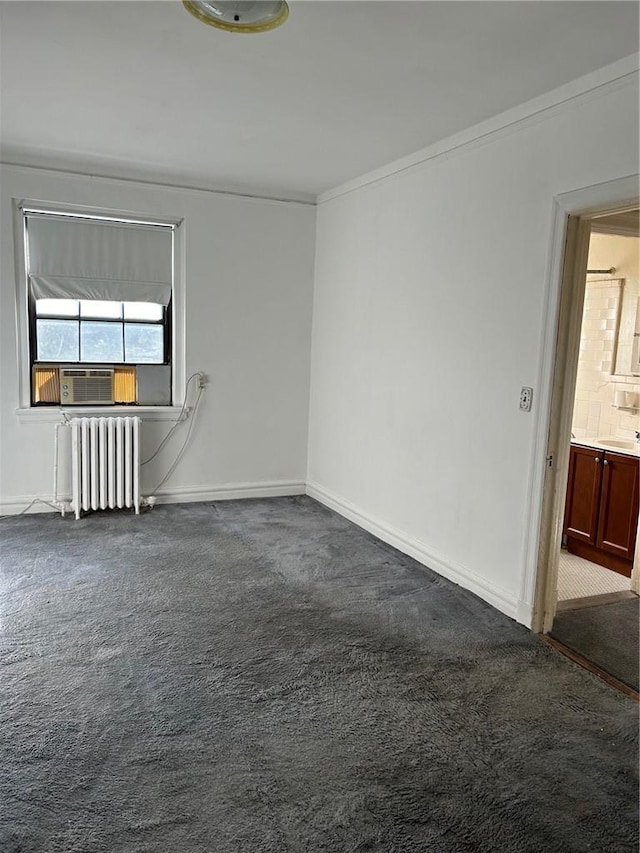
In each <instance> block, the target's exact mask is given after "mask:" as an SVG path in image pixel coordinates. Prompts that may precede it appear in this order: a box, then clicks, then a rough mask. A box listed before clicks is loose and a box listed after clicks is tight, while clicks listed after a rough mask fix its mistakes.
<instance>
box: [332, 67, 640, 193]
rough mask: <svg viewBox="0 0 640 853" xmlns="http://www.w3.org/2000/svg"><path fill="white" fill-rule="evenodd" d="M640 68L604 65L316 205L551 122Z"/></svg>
mask: <svg viewBox="0 0 640 853" xmlns="http://www.w3.org/2000/svg"><path fill="white" fill-rule="evenodd" d="M639 64H640V54H638V53H633V54H631V55H630V56H627V57H625V58H624V59H620V60H618V61H617V62H613V63H611V64H610V65H605V66H604V68H600V69H598V70H597V71H593V72H591V73H590V74H586V75H584V76H583V77H579V78H578V79H577V80H573V81H571V82H570V83H565V85H564V86H560V87H559V88H557V89H554V90H553V91H551V92H547V93H546V94H544V95H540V96H538V97H537V98H532V99H531V100H530V101H526V102H525V103H523V104H519V105H518V106H517V107H513V108H512V109H510V110H506V111H505V112H502V113H499V114H498V115H497V116H493V118H490V119H487V121H483V122H480V123H479V124H476V125H474V126H473V127H470V128H467V129H466V130H463V131H461V132H460V133H456V134H454V135H453V136H449V137H447V138H445V139H442V140H440V141H438V142H435V143H433V144H432V145H429V146H427V147H426V148H422V149H420V150H419V151H416V152H414V153H413V154H409V155H407V156H406V157H402V158H401V159H399V160H394V161H392V162H391V163H387V164H386V165H384V166H381V167H380V168H379V169H374V170H373V171H371V172H366V173H365V174H364V175H360V176H359V177H357V178H354V179H352V180H350V181H346V182H345V183H343V184H340V185H338V186H337V187H334V188H333V189H330V190H327V191H326V192H324V193H320V195H318V197H317V200H316V201H317V204H324V203H325V202H328V201H331V200H332V199H335V198H339V197H340V196H343V195H346V194H347V193H351V192H353V191H354V190H358V189H361V188H362V187H365V186H368V185H369V184H374V183H377V182H378V181H382V180H384V179H385V178H389V177H391V176H392V175H397V174H398V173H399V172H405V171H407V170H408V169H412V168H414V167H415V166H420V165H422V164H424V163H426V162H427V161H429V160H433V159H434V158H436V157H442V156H446V155H448V154H450V153H451V152H452V151H455V150H457V149H460V148H466V147H468V146H470V145H472V144H474V143H484V142H485V141H486V138H487V137H488V136H495V135H496V134H505V133H511V132H513V131H514V130H515V129H517V128H522V127H524V126H526V125H530V124H532V123H535V122H538V121H541V120H543V119H547V118H550V117H551V116H552V115H553V114H554V112H553V111H558V110H562V109H566V106H567V104H568V103H569V102H571V101H577V100H578V99H584V98H589V97H591V96H593V95H594V94H600V90H602V89H603V88H607V89H608V88H611V87H613V86H617V85H620V84H625V83H631V82H633V78H634V77H635V76H637V74H638V68H639Z"/></svg>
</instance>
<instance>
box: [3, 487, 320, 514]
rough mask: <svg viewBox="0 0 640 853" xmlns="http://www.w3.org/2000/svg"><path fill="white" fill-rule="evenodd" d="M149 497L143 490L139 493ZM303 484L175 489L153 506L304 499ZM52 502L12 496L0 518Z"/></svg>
mask: <svg viewBox="0 0 640 853" xmlns="http://www.w3.org/2000/svg"><path fill="white" fill-rule="evenodd" d="M142 491H143V493H144V495H145V497H149V493H148V492H147V490H146V489H144V488H143V489H142ZM304 494H305V484H304V482H303V481H302V480H274V481H270V482H263V483H226V484H224V485H222V486H178V487H176V488H168V489H162V490H161V491H160V492H158V494H157V495H155V497H156V504H172V503H194V502H200V501H229V500H238V499H239V498H281V497H289V496H292V495H304ZM34 500H41V501H49V502H50V503H51V502H53V497H52V496H50V495H46V496H42V495H14V496H13V497H11V498H8V499H7V500H4V501H1V502H0V515H18V514H19V513H21V512H22V511H23V510H24V509H25V507H27V506H29V504H30V503H31V501H34ZM59 500H60V502H61V503H66V504H69V502H70V500H71V498H70V497H68V496H64V495H63V496H61V497H60V498H59ZM143 503H144V498H143ZM42 512H54V510H53V509H51V507H48V506H45V505H44V504H42V503H36V504H34V505H33V506H32V507H31V508H30V509H29V510H28V513H26V514H29V515H30V514H31V513H42Z"/></svg>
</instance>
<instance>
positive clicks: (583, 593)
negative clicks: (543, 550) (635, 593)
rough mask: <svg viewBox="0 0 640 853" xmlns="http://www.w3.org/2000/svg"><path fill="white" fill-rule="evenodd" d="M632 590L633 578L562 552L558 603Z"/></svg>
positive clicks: (559, 568) (559, 569)
mask: <svg viewBox="0 0 640 853" xmlns="http://www.w3.org/2000/svg"><path fill="white" fill-rule="evenodd" d="M630 589H631V578H626V577H624V575H619V574H618V573H617V572H612V571H610V570H609V569H605V568H604V567H603V566H597V565H596V564H595V563H590V562H589V561H588V560H583V559H582V557H576V556H575V555H574V554H569V553H568V552H567V551H564V550H563V551H561V552H560V565H559V566H558V601H567V600H568V599H572V598H585V597H587V596H591V595H606V594H607V593H610V592H624V591H625V590H630Z"/></svg>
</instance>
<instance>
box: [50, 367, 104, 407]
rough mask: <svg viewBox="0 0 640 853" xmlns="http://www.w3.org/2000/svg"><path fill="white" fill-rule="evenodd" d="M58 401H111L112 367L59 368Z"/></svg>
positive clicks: (63, 402) (79, 403)
mask: <svg viewBox="0 0 640 853" xmlns="http://www.w3.org/2000/svg"><path fill="white" fill-rule="evenodd" d="M60 403H61V405H63V406H67V405H76V406H78V405H91V404H92V403H103V404H104V403H113V368H96V367H88V368H79V367H72V368H71V367H61V368H60Z"/></svg>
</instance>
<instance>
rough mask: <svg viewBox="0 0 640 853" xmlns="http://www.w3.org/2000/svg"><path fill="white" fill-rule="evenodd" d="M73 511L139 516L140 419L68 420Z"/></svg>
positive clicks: (76, 512)
mask: <svg viewBox="0 0 640 853" xmlns="http://www.w3.org/2000/svg"><path fill="white" fill-rule="evenodd" d="M70 423H71V461H72V470H71V478H72V496H73V502H72V509H73V510H74V511H75V514H76V518H80V512H81V510H89V509H116V508H118V509H122V508H123V507H135V511H136V514H137V513H139V512H140V418H73V419H72V420H71V422H70Z"/></svg>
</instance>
